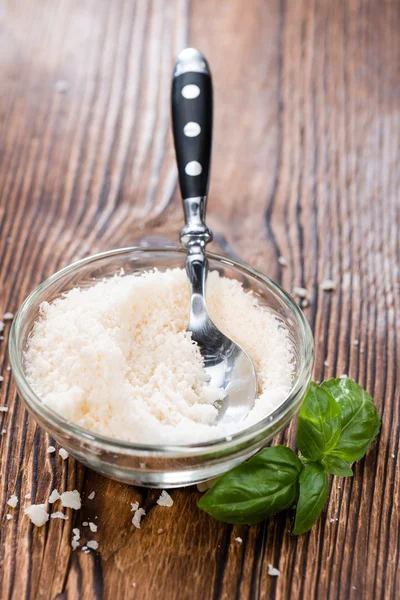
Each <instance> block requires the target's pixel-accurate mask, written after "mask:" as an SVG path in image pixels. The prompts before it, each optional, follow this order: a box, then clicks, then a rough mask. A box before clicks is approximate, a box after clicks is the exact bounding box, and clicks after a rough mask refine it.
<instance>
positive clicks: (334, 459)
mask: <svg viewBox="0 0 400 600" xmlns="http://www.w3.org/2000/svg"><path fill="white" fill-rule="evenodd" d="M322 464H323V465H324V467H325V469H326V471H328V473H332V475H338V476H339V477H353V471H352V470H351V468H350V467H349V465H348V464H347V462H346V461H345V460H343V458H339V457H338V456H331V455H328V456H325V458H324V459H323V460H322Z"/></svg>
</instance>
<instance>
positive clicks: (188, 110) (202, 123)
mask: <svg viewBox="0 0 400 600" xmlns="http://www.w3.org/2000/svg"><path fill="white" fill-rule="evenodd" d="M212 96H213V94H212V82H211V73H210V70H209V67H208V64H207V61H206V59H205V58H204V56H203V55H202V54H201V52H199V51H198V50H195V49H194V48H186V50H183V51H182V52H181V53H180V55H179V56H178V59H177V62H176V65H175V71H174V78H173V83H172V124H173V132H174V142H175V152H176V162H177V165H178V173H179V184H180V188H181V193H182V198H183V200H186V199H187V198H195V197H201V196H206V195H207V190H208V181H209V175H210V161H211V142H212V113H213V97H212ZM204 209H205V206H204Z"/></svg>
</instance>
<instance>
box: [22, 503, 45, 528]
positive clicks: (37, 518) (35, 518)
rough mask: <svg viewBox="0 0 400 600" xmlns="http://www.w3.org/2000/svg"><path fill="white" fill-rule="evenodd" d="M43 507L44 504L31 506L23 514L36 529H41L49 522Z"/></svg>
mask: <svg viewBox="0 0 400 600" xmlns="http://www.w3.org/2000/svg"><path fill="white" fill-rule="evenodd" d="M44 506H45V505H44V504H32V505H31V506H30V507H29V508H26V509H25V510H24V513H25V514H26V515H27V516H28V517H29V518H30V520H31V521H32V523H33V524H34V525H36V526H37V527H42V525H44V524H45V523H47V521H48V520H49V514H48V512H46V510H45V508H44Z"/></svg>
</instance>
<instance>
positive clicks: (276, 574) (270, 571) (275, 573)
mask: <svg viewBox="0 0 400 600" xmlns="http://www.w3.org/2000/svg"><path fill="white" fill-rule="evenodd" d="M280 574H281V572H280V571H279V569H276V568H275V567H273V566H272V565H271V564H269V565H268V575H272V577H279V575H280Z"/></svg>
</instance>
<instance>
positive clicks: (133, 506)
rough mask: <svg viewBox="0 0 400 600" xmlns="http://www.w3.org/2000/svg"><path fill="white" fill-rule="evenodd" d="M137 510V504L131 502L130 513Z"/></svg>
mask: <svg viewBox="0 0 400 600" xmlns="http://www.w3.org/2000/svg"><path fill="white" fill-rule="evenodd" d="M138 508H139V502H131V512H134V511H135V510H137V509H138Z"/></svg>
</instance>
